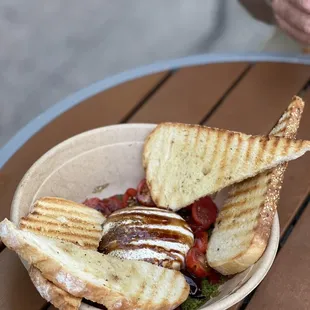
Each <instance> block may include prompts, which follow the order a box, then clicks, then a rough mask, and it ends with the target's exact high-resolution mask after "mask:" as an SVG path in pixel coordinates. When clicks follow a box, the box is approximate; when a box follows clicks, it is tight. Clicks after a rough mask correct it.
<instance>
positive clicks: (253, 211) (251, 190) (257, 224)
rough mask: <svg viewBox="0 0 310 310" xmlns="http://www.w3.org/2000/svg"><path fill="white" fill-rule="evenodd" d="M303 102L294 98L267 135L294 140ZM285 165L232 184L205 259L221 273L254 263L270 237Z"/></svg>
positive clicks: (233, 272) (243, 268)
mask: <svg viewBox="0 0 310 310" xmlns="http://www.w3.org/2000/svg"><path fill="white" fill-rule="evenodd" d="M303 107H304V103H303V101H302V100H301V99H300V98H297V97H295V98H294V99H293V102H292V103H291V104H290V105H289V107H288V109H287V110H286V111H285V113H284V114H283V115H282V117H281V118H280V120H279V122H278V123H277V125H276V126H275V127H274V128H273V130H272V131H271V132H270V134H271V135H277V136H283V137H287V138H294V137H295V136H296V132H297V129H298V126H299V122H300V118H301V115H302V111H303ZM286 167H287V163H284V164H281V165H279V166H277V167H276V168H274V169H272V170H269V171H266V172H263V173H261V174H259V175H257V176H255V177H253V178H251V179H248V180H245V181H243V182H242V183H239V184H235V185H233V187H232V189H231V191H230V192H229V194H228V198H227V200H226V201H225V203H224V206H223V208H222V210H221V211H220V213H219V215H218V218H217V221H216V224H215V228H214V230H213V233H212V236H211V239H210V242H209V246H208V251H207V260H208V263H209V265H210V266H211V267H213V268H215V269H216V270H217V271H219V272H220V273H222V274H225V275H228V274H235V273H238V272H241V271H243V270H245V269H247V268H248V267H249V266H251V265H252V264H254V263H255V262H256V261H257V260H258V259H259V258H260V257H261V256H262V254H263V252H264V251H265V249H266V246H267V244H268V240H269V237H270V231H271V226H272V222H273V218H274V214H275V212H276V208H277V202H278V199H279V194H280V190H281V184H282V181H283V176H284V172H285V169H286Z"/></svg>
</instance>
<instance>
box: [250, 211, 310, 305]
mask: <svg viewBox="0 0 310 310" xmlns="http://www.w3.org/2000/svg"><path fill="white" fill-rule="evenodd" d="M309 223H310V205H308V207H307V209H306V210H305V212H304V214H303V215H302V217H301V218H300V220H299V221H298V223H297V225H296V226H295V228H294V230H293V232H292V234H291V235H290V236H289V238H288V240H287V242H286V244H285V246H284V247H283V248H282V249H281V251H280V252H279V255H278V256H277V258H276V260H275V262H274V264H273V266H272V268H271V270H270V271H269V273H268V275H267V276H266V278H265V280H264V281H263V282H262V283H261V285H260V287H259V288H258V289H257V291H256V293H255V295H254V297H253V298H252V300H251V301H250V303H249V305H248V306H247V308H246V309H247V310H252V309H253V310H254V309H255V310H256V309H266V310H267V309H268V310H269V309H281V310H286V309H287V310H291V309H298V310H302V309H305V310H306V309H310V294H309V292H310V242H309V240H310V229H309Z"/></svg>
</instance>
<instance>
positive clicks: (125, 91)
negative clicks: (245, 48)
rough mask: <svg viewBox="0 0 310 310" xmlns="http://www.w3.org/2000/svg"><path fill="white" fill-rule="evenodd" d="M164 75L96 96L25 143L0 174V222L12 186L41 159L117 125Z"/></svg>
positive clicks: (6, 208)
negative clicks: (80, 136) (57, 147)
mask: <svg viewBox="0 0 310 310" xmlns="http://www.w3.org/2000/svg"><path fill="white" fill-rule="evenodd" d="M166 75H167V73H166V72H162V73H158V74H154V75H150V76H146V77H144V78H140V79H137V80H134V81H130V82H127V83H124V84H121V85H119V86H117V87H113V88H111V89H108V90H106V91H104V92H102V93H99V94H98V95H95V96H94V97H91V98H89V99H87V100H85V101H84V102H82V103H81V104H79V105H77V106H75V107H74V108H72V109H70V110H69V111H67V112H65V113H63V114H62V115H61V116H59V117H58V118H56V119H55V120H54V121H52V122H51V123H49V124H48V125H47V126H45V127H44V128H43V129H42V130H40V131H39V132H38V133H37V134H36V135H34V136H33V137H32V138H31V139H30V140H29V141H27V142H26V144H25V145H24V146H23V147H21V148H20V149H19V150H18V151H17V152H16V153H15V154H14V155H13V156H12V157H11V159H10V160H9V161H8V162H7V163H6V164H5V166H4V167H3V168H2V169H1V171H0V205H1V208H0V220H1V219H3V218H5V217H8V216H9V211H10V205H11V201H12V198H13V194H14V191H15V189H16V186H17V185H18V183H19V181H20V180H21V178H22V176H23V175H24V174H25V173H26V171H27V170H28V169H29V168H30V166H31V165H32V164H33V163H34V162H35V161H36V160H37V159H38V158H39V157H40V156H41V155H43V154H44V153H45V152H46V151H48V150H49V149H50V148H52V147H53V146H55V145H56V144H58V143H60V142H61V141H64V140H65V139H67V138H69V137H72V136H74V135H76V134H78V133H81V132H83V131H86V130H89V129H93V128H97V127H101V126H106V125H110V124H115V123H118V122H120V121H121V120H122V119H123V117H124V116H125V115H126V114H127V113H129V112H130V111H131V110H132V109H133V108H134V107H135V106H136V104H137V103H138V102H139V101H140V100H142V99H143V98H144V97H145V96H146V95H147V94H148V93H149V92H150V91H151V90H152V89H153V88H154V87H155V86H156V85H158V83H159V82H160V81H162V79H163V78H164V77H165V76H166Z"/></svg>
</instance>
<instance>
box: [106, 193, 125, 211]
mask: <svg viewBox="0 0 310 310" xmlns="http://www.w3.org/2000/svg"><path fill="white" fill-rule="evenodd" d="M102 202H103V203H104V205H105V206H106V207H107V208H108V209H109V210H110V212H111V213H113V212H114V211H116V210H119V209H122V208H123V200H122V196H120V195H115V196H112V197H110V198H106V199H102Z"/></svg>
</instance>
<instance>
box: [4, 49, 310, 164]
mask: <svg viewBox="0 0 310 310" xmlns="http://www.w3.org/2000/svg"><path fill="white" fill-rule="evenodd" d="M228 62H283V63H295V64H305V65H310V57H309V56H308V55H302V54H301V55H286V54H262V53H260V54H203V55H195V56H190V57H184V58H179V59H174V60H168V61H163V62H157V63H154V64H150V65H147V66H143V67H139V68H137V69H133V70H129V71H125V72H122V73H119V74H116V75H114V76H111V77H108V78H106V79H104V80H101V81H98V82H96V83H94V84H92V85H90V86H88V87H86V88H84V89H81V90H80V91H77V92H76V93H74V94H72V95H69V96H68V97H67V98H65V99H64V100H62V101H60V102H58V103H56V104H55V105H53V106H52V107H50V108H49V109H47V110H46V111H45V112H43V113H42V114H40V115H39V116H37V117H36V118H34V119H33V120H32V121H30V122H29V123H28V124H27V125H26V126H24V127H23V128H22V129H21V130H19V131H18V132H17V134H16V135H15V136H13V137H12V138H11V139H10V140H9V141H8V142H7V143H6V144H5V145H4V146H3V147H2V149H1V152H0V169H1V168H2V167H3V166H4V164H5V163H6V162H7V161H8V160H9V159H10V158H11V157H12V156H13V155H14V153H15V152H16V151H18V149H19V148H20V147H22V146H23V145H24V144H25V143H26V142H27V141H28V140H29V139H30V138H31V137H32V136H33V135H34V134H36V133H37V132H38V131H39V130H40V129H41V128H43V127H44V126H46V125H47V124H48V123H49V122H51V121H52V120H54V119H55V118H57V117H58V116H59V115H61V114H62V113H64V112H65V111H68V110H69V109H71V108H72V107H74V106H75V105H78V104H79V103H80V102H82V101H84V100H86V99H87V98H90V97H92V96H94V95H96V94H98V93H100V92H102V91H105V90H107V89H109V88H111V87H114V86H117V85H119V84H122V83H124V82H127V81H130V80H134V79H137V78H140V77H143V76H146V75H149V74H153V73H158V72H161V71H167V70H174V69H178V68H183V67H187V66H194V65H204V64H211V63H228Z"/></svg>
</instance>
